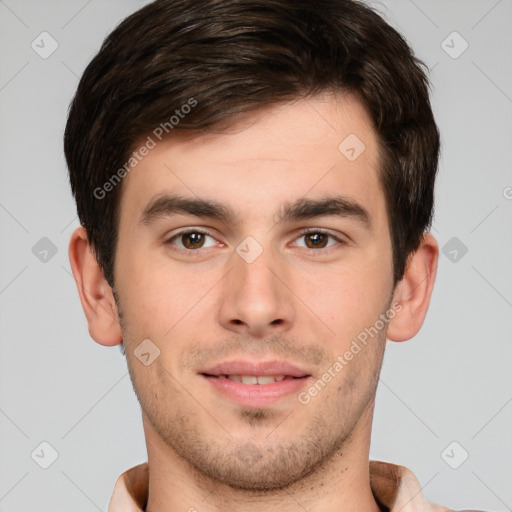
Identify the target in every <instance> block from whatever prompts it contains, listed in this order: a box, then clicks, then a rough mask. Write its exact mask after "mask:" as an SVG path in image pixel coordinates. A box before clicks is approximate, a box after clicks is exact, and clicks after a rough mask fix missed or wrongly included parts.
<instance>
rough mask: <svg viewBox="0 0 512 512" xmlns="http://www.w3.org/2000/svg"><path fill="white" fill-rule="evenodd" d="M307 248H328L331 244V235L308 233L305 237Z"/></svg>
mask: <svg viewBox="0 0 512 512" xmlns="http://www.w3.org/2000/svg"><path fill="white" fill-rule="evenodd" d="M304 240H305V242H306V247H308V248H309V249H323V248H324V247H327V243H328V242H329V235H326V234H325V233H308V234H306V235H304Z"/></svg>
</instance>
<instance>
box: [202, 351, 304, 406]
mask: <svg viewBox="0 0 512 512" xmlns="http://www.w3.org/2000/svg"><path fill="white" fill-rule="evenodd" d="M199 375H200V376H201V377H202V378H203V379H205V380H206V381H208V382H209V384H210V385H211V386H212V387H213V389H214V390H215V391H216V392H217V393H219V394H220V395H222V396H223V397H227V398H228V399H230V400H232V401H233V402H235V403H236V404H238V405H240V406H242V407H249V408H264V407H268V406H271V405H272V404H275V403H276V402H277V401H279V400H281V399H283V398H285V397H287V396H289V395H291V394H297V393H298V392H299V391H300V390H301V388H303V387H304V386H306V385H307V384H308V382H309V380H310V377H311V375H310V374H309V373H308V372H307V371H305V370H302V369H300V368H298V367H297V366H295V365H292V364H290V363H287V362H286V361H258V362H252V361H231V362H223V363H220V364H217V365H215V366H213V367H211V368H208V369H206V370H204V371H201V372H199ZM219 375H252V376H265V375H267V376H268V375H274V376H277V375H284V376H286V377H289V378H285V379H284V380H281V381H279V382H273V383H271V384H243V383H242V382H236V381H232V380H230V379H219V378H218V376H219ZM290 377H293V378H290Z"/></svg>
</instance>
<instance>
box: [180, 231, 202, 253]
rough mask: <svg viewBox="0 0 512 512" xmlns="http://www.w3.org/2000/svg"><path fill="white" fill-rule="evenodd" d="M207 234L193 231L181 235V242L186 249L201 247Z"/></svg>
mask: <svg viewBox="0 0 512 512" xmlns="http://www.w3.org/2000/svg"><path fill="white" fill-rule="evenodd" d="M204 241H205V234H204V233H199V232H198V231H193V232H191V233H184V234H183V235H181V243H182V244H183V247H185V248H186V249H200V248H201V247H202V246H203V245H204Z"/></svg>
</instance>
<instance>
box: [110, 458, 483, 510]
mask: <svg viewBox="0 0 512 512" xmlns="http://www.w3.org/2000/svg"><path fill="white" fill-rule="evenodd" d="M370 486H371V489H372V492H373V495H374V497H375V500H376V501H377V503H378V504H379V506H380V507H381V509H382V510H383V511H385V512H452V511H451V509H448V508H446V507H441V506H439V505H435V504H433V503H430V502H428V501H427V500H426V499H425V498H424V496H423V493H422V491H421V486H420V483H419V482H418V480H417V478H416V477H415V476H414V474H413V473H412V471H410V470H409V469H407V468H406V467H404V466H398V465H396V464H390V463H388V462H380V461H374V460H372V461H370ZM148 490H149V466H148V463H147V462H145V463H144V464H140V465H138V466H135V467H133V468H132V469H129V470H128V471H125V472H124V473H123V474H122V475H121V476H120V477H119V478H118V479H117V482H116V485H115V487H114V493H113V495H112V498H111V499H110V505H109V507H108V512H144V509H145V507H146V503H147V498H148ZM460 512H478V511H473V510H463V511H460Z"/></svg>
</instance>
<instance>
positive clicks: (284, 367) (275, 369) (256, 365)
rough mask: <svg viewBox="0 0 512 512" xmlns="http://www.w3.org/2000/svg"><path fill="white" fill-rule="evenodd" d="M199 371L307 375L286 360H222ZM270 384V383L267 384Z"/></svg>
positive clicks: (233, 373) (208, 372) (236, 373)
mask: <svg viewBox="0 0 512 512" xmlns="http://www.w3.org/2000/svg"><path fill="white" fill-rule="evenodd" d="M199 373H202V374H207V375H216V376H218V375H253V376H258V375H264V376H265V375H284V376H286V377H307V376H309V375H310V374H309V373H308V372H307V371H306V370H302V369H301V368H299V367H297V366H295V365H293V364H291V363H288V362H287V361H278V360H273V361H230V362H227V361H225V362H222V363H219V364H217V365H215V366H212V367H211V368H206V369H205V370H201V371H200V372H199ZM268 385H270V384H268Z"/></svg>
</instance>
